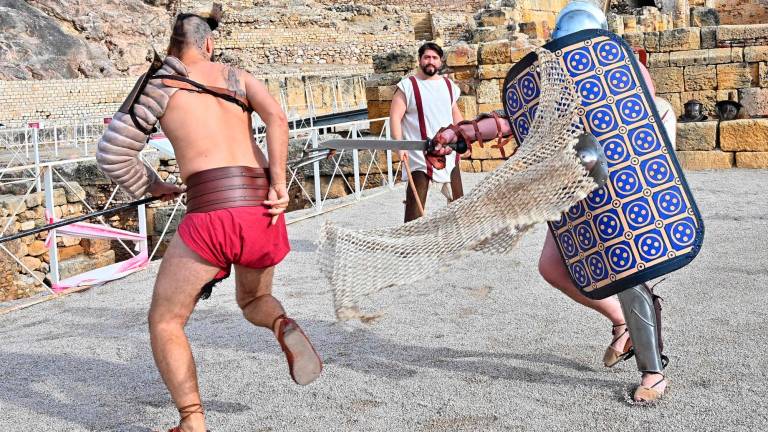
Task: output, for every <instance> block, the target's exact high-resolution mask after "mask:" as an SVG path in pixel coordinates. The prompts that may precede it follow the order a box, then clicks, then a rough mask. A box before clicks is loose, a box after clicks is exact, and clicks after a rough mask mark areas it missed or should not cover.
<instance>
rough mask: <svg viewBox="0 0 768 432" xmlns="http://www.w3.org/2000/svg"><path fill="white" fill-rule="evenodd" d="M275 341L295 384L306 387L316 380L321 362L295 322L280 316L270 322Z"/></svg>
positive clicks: (320, 369) (321, 366)
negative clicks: (273, 330)
mask: <svg viewBox="0 0 768 432" xmlns="http://www.w3.org/2000/svg"><path fill="white" fill-rule="evenodd" d="M278 321H280V323H279V324H278ZM275 325H277V326H278V327H277V329H276V330H275V335H276V336H277V341H278V342H279V343H280V348H281V349H282V350H283V352H284V353H285V358H286V360H287V361H288V370H289V372H290V373H291V378H293V381H294V382H296V384H299V385H307V384H309V383H311V382H312V381H314V380H316V379H317V377H319V376H320V372H322V370H323V361H322V360H321V359H320V356H319V355H318V354H317V351H315V347H313V346H312V342H310V341H309V338H308V337H307V335H305V334H304V332H303V331H302V330H301V327H299V325H298V324H297V323H296V321H294V320H292V319H290V318H288V317H287V316H285V314H282V315H280V316H278V317H277V318H275V320H274V321H272V328H273V329H275Z"/></svg>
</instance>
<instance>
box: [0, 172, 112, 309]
mask: <svg viewBox="0 0 768 432" xmlns="http://www.w3.org/2000/svg"><path fill="white" fill-rule="evenodd" d="M70 185H71V186H72V189H69V188H66V187H65V186H64V185H63V184H60V185H55V187H54V190H53V197H54V205H55V207H54V213H55V214H56V217H57V218H70V217H76V216H80V215H83V214H85V212H86V211H87V209H86V208H85V206H84V205H83V203H82V202H81V201H80V200H81V199H83V198H85V190H84V189H83V188H82V187H80V185H79V184H77V183H70ZM24 189H26V187H24ZM23 192H24V191H21V190H20V189H19V188H16V187H13V186H6V187H4V188H3V190H2V194H0V220H2V223H3V226H5V224H6V223H7V222H8V218H9V217H10V216H11V215H13V214H14V212H15V213H16V214H17V216H16V218H15V219H14V221H13V222H12V223H11V226H10V227H11V229H10V230H9V231H8V232H7V234H11V233H15V232H18V231H22V230H28V229H32V228H35V227H37V226H42V225H43V224H45V202H44V192H40V193H32V194H30V195H29V196H27V197H26V199H25V198H24V197H23ZM46 235H47V233H40V234H37V235H31V236H27V237H22V238H21V239H19V240H16V241H13V242H11V244H9V245H8V246H7V247H8V248H9V250H10V252H11V253H13V254H14V255H15V256H16V258H18V259H19V261H21V262H22V263H23V264H24V265H25V266H26V267H27V268H28V269H29V270H31V271H32V272H33V273H34V276H35V277H36V278H37V279H36V278H35V277H33V276H32V275H30V274H29V273H28V272H27V271H26V270H25V269H24V268H23V267H22V266H21V265H19V264H18V263H17V262H16V261H15V260H13V258H11V257H9V256H8V255H7V254H6V253H5V252H4V251H0V255H3V256H2V258H0V301H6V300H13V299H17V298H22V297H28V296H30V295H33V294H34V293H37V292H39V291H42V290H44V288H43V286H42V285H41V284H40V283H39V282H38V279H39V280H44V279H46V278H49V272H50V261H51V260H50V254H49V252H48V248H47V247H46V246H45V238H46ZM57 246H58V255H59V274H60V277H61V278H62V279H64V278H67V277H70V276H74V275H76V274H80V273H83V272H86V271H88V270H92V269H94V268H97V267H103V266H106V265H109V264H112V263H114V262H115V250H113V249H112V246H111V244H110V242H109V241H107V240H88V239H80V238H76V237H67V236H58V237H57Z"/></svg>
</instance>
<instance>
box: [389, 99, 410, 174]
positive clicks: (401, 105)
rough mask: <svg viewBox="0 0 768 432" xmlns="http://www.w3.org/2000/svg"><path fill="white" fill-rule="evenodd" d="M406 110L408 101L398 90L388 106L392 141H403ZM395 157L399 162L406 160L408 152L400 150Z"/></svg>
mask: <svg viewBox="0 0 768 432" xmlns="http://www.w3.org/2000/svg"><path fill="white" fill-rule="evenodd" d="M407 109H408V101H407V100H406V99H405V93H403V92H402V91H401V90H400V89H399V88H398V89H397V90H395V95H394V96H393V97H392V103H391V104H390V106H389V134H390V136H391V137H392V138H393V139H398V140H399V139H403V117H404V116H405V111H406V110H407ZM397 157H398V158H399V159H400V160H407V159H408V152H407V151H405V150H400V151H398V152H397Z"/></svg>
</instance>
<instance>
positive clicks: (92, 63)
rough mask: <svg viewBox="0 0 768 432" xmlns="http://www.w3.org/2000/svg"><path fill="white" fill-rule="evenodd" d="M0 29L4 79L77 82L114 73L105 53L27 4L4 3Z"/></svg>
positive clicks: (1, 2)
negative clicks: (68, 79)
mask: <svg viewBox="0 0 768 432" xmlns="http://www.w3.org/2000/svg"><path fill="white" fill-rule="evenodd" d="M0 29H2V31H0V79H6V80H18V79H49V78H74V77H79V76H84V75H85V76H102V75H107V74H110V73H112V72H113V68H112V65H111V64H110V62H109V60H108V59H107V56H106V52H105V51H104V50H98V47H93V46H89V45H88V44H86V43H85V42H84V41H83V40H82V39H80V38H78V37H76V36H72V35H70V34H67V33H65V32H64V31H63V30H62V29H61V28H60V27H59V25H58V23H57V22H55V21H54V20H52V19H51V18H50V17H48V16H46V15H45V14H43V13H42V12H40V11H39V10H38V9H35V8H33V7H30V6H29V5H28V4H27V3H26V2H24V1H21V0H0ZM94 71H95V73H94Z"/></svg>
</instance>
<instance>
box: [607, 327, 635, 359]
mask: <svg viewBox="0 0 768 432" xmlns="http://www.w3.org/2000/svg"><path fill="white" fill-rule="evenodd" d="M621 326H626V324H625V323H621V324H615V325H614V326H613V328H612V329H611V334H612V335H613V340H612V341H611V343H610V345H608V348H606V349H605V354H603V364H604V365H605V367H608V368H610V367H614V366H616V365H617V364H619V363H621V362H623V361H624V360H629V359H630V358H632V356H633V355H635V349H634V348H633V347H632V339H631V338H629V339H627V342H626V343H625V344H624V351H618V350H617V349H616V348H614V347H613V344H615V343H616V341H618V340H619V339H621V338H622V337H623V336H624V335H625V334H627V333H628V332H629V329H628V328H625V329H624V331H623V332H621V333H620V334H619V335H616V329H617V328H619V327H621Z"/></svg>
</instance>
